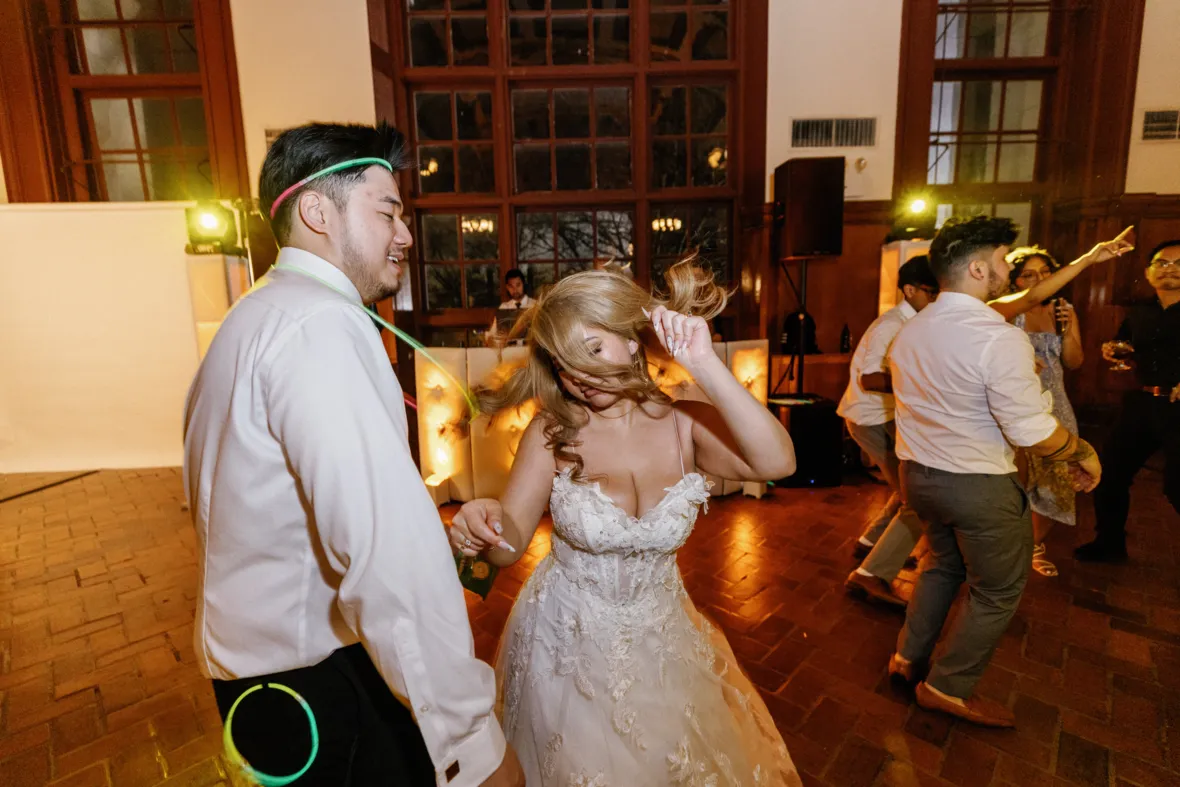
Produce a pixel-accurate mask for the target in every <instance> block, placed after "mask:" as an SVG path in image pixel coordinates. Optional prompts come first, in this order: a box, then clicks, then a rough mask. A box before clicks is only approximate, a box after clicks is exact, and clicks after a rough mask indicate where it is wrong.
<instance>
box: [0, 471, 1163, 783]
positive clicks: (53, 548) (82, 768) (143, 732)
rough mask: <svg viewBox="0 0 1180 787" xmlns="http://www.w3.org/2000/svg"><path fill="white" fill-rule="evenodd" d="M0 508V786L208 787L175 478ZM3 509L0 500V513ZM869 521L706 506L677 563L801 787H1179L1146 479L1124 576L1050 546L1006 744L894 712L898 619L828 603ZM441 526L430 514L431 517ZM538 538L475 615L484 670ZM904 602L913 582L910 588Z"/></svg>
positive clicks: (799, 496)
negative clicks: (768, 718)
mask: <svg viewBox="0 0 1180 787" xmlns="http://www.w3.org/2000/svg"><path fill="white" fill-rule="evenodd" d="M60 480H62V478H61V477H57V476H54V477H48V478H40V479H34V478H30V477H14V476H9V477H6V478H3V477H0V490H5V491H10V492H11V491H16V492H18V493H22V494H21V495H20V496H19V497H15V498H13V499H10V500H8V501H7V502H4V503H0V785H3V786H4V787H16V786H19V787H26V786H28V787H41V786H42V785H55V786H61V785H71V786H72V787H86V786H91V785H93V786H99V785H108V786H109V785H114V786H115V787H148V786H149V785H187V786H189V787H203V786H206V785H227V784H229V779H228V776H227V771H226V768H225V765H224V763H222V762H221V760H220V759H219V752H220V739H219V736H220V722H219V719H218V716H217V712H216V708H215V706H214V702H213V697H212V692H211V691H210V689H209V686H208V684H207V683H206V682H205V681H204V680H203V679H202V678H201V677H200V675H199V674H198V672H197V669H196V666H195V664H194V658H193V651H192V644H191V639H192V625H193V607H194V593H195V590H196V576H195V566H196V560H195V553H194V538H193V532H192V527H191V524H190V523H189V519H188V514H187V513H186V512H184V511H183V510H182V507H181V482H180V477H179V474H178V472H177V471H176V470H174V469H164V470H147V471H139V472H100V473H96V474H93V475H88V476H85V477H83V478H79V479H75V480H67V481H66V482H65V483H61V484H59V485H57V486H53V487H50V488H48V489H46V490H44V491H41V492H33V493H32V494H27V492H28V491H29V490H31V489H35V488H36V487H37V486H38V485H40V483H44V482H53V481H60ZM4 497H6V495H0V499H3V498H4ZM883 497H884V489H883V487H881V486H879V485H875V484H872V483H868V482H860V483H855V484H850V485H847V486H844V487H841V488H838V489H827V490H776V491H775V492H774V493H773V494H772V495H771V496H770V497H769V498H767V499H764V500H762V501H753V500H749V499H742V498H730V499H727V500H724V501H716V502H715V503H714V505H713V507H712V508H711V512H710V514H709V515H708V516H707V517H705V518H704V519H703V520H702V521H701V522H700V524H699V525H698V528H697V532H696V533H695V534H694V535H693V537H692V538H691V539H690V541H689V543H688V545H687V546H686V548H685V549H684V551H683V553H682V556H681V567H682V569H683V572H684V575H685V579H686V582H687V584H688V586H689V589H690V591H691V593H692V595H693V597H694V599H696V601H697V603H698V604H699V605H700V606H701V607H702V608H704V609H705V610H706V611H707V613H708V614H709V615H710V616H711V617H713V619H715V620H716V621H717V622H718V623H719V624H720V625H721V626H722V627H723V628H724V629H725V630H726V631H727V632H728V634H729V636H730V638H731V641H732V643H733V645H734V648H735V650H736V651H737V653H738V654H739V656H740V657H741V658H742V659H743V661H744V663H745V666H746V668H747V670H748V671H749V673H750V675H751V677H752V678H753V679H754V681H755V683H756V684H757V685H758V686H759V687H760V688H761V689H762V690H763V692H764V693H765V695H766V697H767V702H768V704H769V706H770V708H771V711H772V713H773V714H774V716H775V719H776V720H777V722H778V724H779V726H780V728H781V729H782V732H783V735H784V737H785V738H786V739H787V743H788V745H789V747H790V749H791V752H792V754H793V756H794V758H795V761H796V763H797V765H798V766H799V768H800V770H801V771H802V772H803V774H804V782H805V784H808V785H827V786H828V787H869V786H870V785H873V786H877V787H909V785H914V786H919V785H920V786H921V787H930V786H931V785H959V786H960V787H1057V786H1059V785H1085V786H1086V787H1089V786H1090V785H1094V786H1095V787H1097V786H1099V785H1101V786H1102V787H1132V786H1133V785H1138V786H1139V787H1163V786H1164V785H1177V784H1180V582H1178V581H1177V571H1176V562H1177V554H1178V551H1177V550H1178V547H1180V522H1178V521H1177V517H1176V516H1175V515H1174V514H1173V513H1172V512H1171V509H1170V508H1168V507H1167V505H1166V503H1164V502H1163V498H1162V494H1161V492H1160V488H1159V477H1158V475H1156V474H1149V475H1147V476H1145V477H1144V478H1143V479H1142V480H1141V482H1140V484H1139V485H1138V487H1137V489H1136V496H1135V502H1134V509H1133V510H1134V512H1135V513H1134V515H1133V518H1134V524H1133V537H1132V543H1131V545H1130V547H1131V552H1132V558H1133V560H1132V562H1131V564H1129V565H1127V566H1122V567H1098V568H1094V567H1083V566H1076V565H1074V564H1073V562H1072V561H1071V560H1070V559H1068V553H1069V548H1070V547H1071V546H1072V545H1073V543H1074V541H1075V538H1081V537H1084V536H1085V535H1087V534H1088V531H1089V523H1088V520H1087V519H1086V516H1087V515H1088V512H1087V513H1085V514H1084V515H1083V523H1082V526H1081V528H1080V533H1075V532H1074V531H1072V530H1069V529H1065V528H1060V529H1058V530H1057V531H1056V532H1054V534H1053V535H1052V537H1051V538H1050V558H1051V559H1053V560H1055V561H1056V562H1057V564H1058V567H1059V569H1060V570H1061V576H1060V577H1058V578H1056V579H1045V578H1043V577H1040V576H1037V575H1034V576H1033V577H1032V579H1031V581H1030V583H1029V590H1028V592H1027V593H1026V595H1025V599H1024V602H1023V603H1022V605H1021V609H1020V612H1019V614H1018V616H1017V618H1016V620H1015V622H1014V623H1013V625H1012V627H1011V629H1010V630H1009V632H1008V634H1007V635H1006V636H1005V638H1004V640H1003V642H1002V644H1001V646H1000V648H999V650H998V652H997V654H996V657H995V659H994V660H993V663H992V667H991V668H990V670H989V671H988V673H987V675H986V677H985V678H984V680H983V682H982V683H981V685H980V691H981V692H983V693H985V694H987V695H988V696H991V697H995V698H997V699H999V700H1002V701H1004V702H1006V703H1008V704H1009V705H1010V706H1011V707H1012V708H1013V709H1014V710H1015V713H1016V716H1017V719H1018V727H1017V729H1016V730H1015V731H1006V732H997V731H991V730H982V729H976V728H972V727H969V726H967V725H961V724H958V723H955V722H952V721H950V720H949V719H947V718H945V717H942V716H938V715H936V714H929V713H925V712H923V711H920V710H918V709H916V708H913V707H911V705H910V703H909V701H908V698H907V697H905V696H901V695H899V694H897V693H895V692H894V690H893V689H891V688H890V687H889V686H888V684H887V682H886V681H885V680H884V677H885V672H884V668H885V662H886V659H887V658H888V655H889V653H890V651H891V648H892V645H893V642H894V639H895V637H896V635H897V630H898V627H899V625H900V622H901V616H900V615H899V614H898V613H896V612H892V611H887V610H881V609H876V608H872V607H867V606H864V605H861V604H859V603H857V602H854V601H852V600H850V599H848V598H847V597H846V596H845V595H844V593H843V592H842V588H841V582H842V581H843V579H844V577H845V575H846V574H847V573H848V571H849V570H850V569H851V568H852V566H853V563H852V560H851V558H850V557H849V552H850V549H851V543H852V540H853V539H854V537H855V535H856V534H857V531H858V529H859V526H860V524H861V522H862V520H863V519H864V517H865V516H866V514H867V513H868V512H869V511H870V510H871V509H873V508H874V507H875V506H876V505H878V504H879V503H880V502H881V501H882V500H883ZM450 510H452V509H448V511H450ZM547 549H548V539H547V538H546V537H544V536H542V537H541V538H539V539H538V540H537V541H536V542H535V543H534V545H533V547H532V549H531V550H530V551H529V553H528V555H527V556H526V558H525V559H524V560H522V561H521V563H520V564H519V565H518V566H516V567H514V568H513V569H511V570H510V571H507V572H505V573H504V574H502V575H501V576H500V577H499V578H498V580H497V584H496V587H495V589H494V590H493V592H492V594H491V595H490V596H489V598H488V599H487V600H486V601H480V600H478V599H476V598H475V597H471V598H470V599H469V608H470V612H471V617H472V622H473V626H474V629H475V632H476V645H477V649H478V652H479V653H480V655H481V656H483V657H484V658H491V656H492V654H493V653H494V651H495V646H496V641H497V638H498V636H499V632H500V629H501V627H502V625H503V621H504V618H505V616H506V615H507V612H508V609H509V607H510V606H511V603H512V600H513V598H514V597H515V595H516V593H517V592H518V591H519V589H520V586H521V584H522V583H523V581H524V579H525V578H526V577H527V575H528V572H529V571H530V570H531V569H532V567H533V566H534V565H535V564H536V562H537V561H538V560H539V559H540V558H541V557H542V556H543V555H544V553H545V552H546V551H547ZM911 578H912V577H911Z"/></svg>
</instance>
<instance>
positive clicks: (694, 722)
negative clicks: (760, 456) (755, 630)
mask: <svg viewBox="0 0 1180 787" xmlns="http://www.w3.org/2000/svg"><path fill="white" fill-rule="evenodd" d="M683 462H684V460H683V454H682V456H681V469H682V472H683ZM708 497H709V492H708V484H707V482H706V481H705V479H704V477H703V476H702V475H700V474H699V473H695V472H694V473H688V474H684V475H683V477H682V478H681V479H680V481H679V482H678V483H676V484H675V485H673V486H672V487H669V488H668V489H667V493H666V495H665V496H664V498H663V500H661V501H660V503H659V504H658V505H657V506H656V507H655V508H653V509H651V510H650V511H648V512H647V513H645V514H644V515H643V516H642V517H638V518H636V517H632V516H628V515H627V514H626V513H625V512H624V511H623V510H622V509H620V508H619V507H618V506H617V505H616V504H615V503H614V502H613V501H612V500H611V499H610V498H609V497H608V496H607V495H606V494H605V493H604V492H603V491H602V490H601V489H600V488H599V486H598V485H597V484H580V483H575V482H574V481H573V480H572V478H571V477H570V471H569V470H566V471H564V472H562V473H560V474H558V475H557V476H556V477H555V478H554V479H553V492H552V494H551V497H550V510H551V512H552V514H553V536H552V542H551V543H552V547H551V551H550V553H549V555H548V556H547V557H546V558H545V559H544V560H543V561H542V562H541V564H540V565H539V566H538V567H537V570H536V571H535V572H534V573H533V575H532V577H530V578H529V581H528V583H527V584H526V585H525V587H524V589H523V590H522V591H521V594H520V598H519V599H518V600H517V602H516V605H515V607H514V608H513V610H512V615H511V616H510V617H509V620H508V624H507V627H506V628H505V631H504V639H503V641H502V643H501V646H500V654H499V657H498V659H497V667H496V670H497V685H498V686H499V687H500V698H499V702H500V714H501V720H502V722H503V726H504V732H505V734H506V735H507V737H508V740H509V742H510V743H511V744H512V746H513V748H514V749H515V750H516V753H517V755H518V756H519V757H520V761H521V764H522V765H523V767H524V772H525V775H526V777H527V780H528V784H529V787H667V786H668V785H688V786H689V787H727V786H731V785H751V786H753V785H757V786H758V787H761V785H789V786H790V787H797V786H798V785H801V782H800V780H799V775H798V773H797V772H796V770H795V767H794V765H793V764H792V763H791V758H790V756H789V755H788V754H787V748H786V746H785V745H784V743H783V740H782V737H781V736H780V735H779V734H778V731H777V730H776V729H775V726H774V722H773V721H772V720H771V717H770V713H769V712H768V711H767V709H766V705H765V703H764V702H763V701H762V699H761V698H760V697H759V696H758V694H757V693H756V691H755V689H754V687H753V685H752V684H751V683H750V681H749V679H748V678H747V677H746V676H745V675H744V674H743V673H742V671H741V669H740V668H739V667H738V664H737V661H736V659H735V658H734V654H733V651H732V649H731V648H730V647H729V643H728V642H727V641H726V640H725V636H724V635H723V634H722V633H721V632H720V631H718V630H717V629H716V628H715V627H714V626H713V625H711V624H710V623H709V622H708V621H707V620H705V618H704V617H703V616H702V615H701V614H700V612H698V611H697V609H696V607H694V606H693V604H692V601H691V600H689V597H688V593H687V592H686V591H685V589H684V584H683V582H682V581H681V579H680V571H679V570H678V568H677V566H676V551H677V550H678V549H679V548H680V547H681V546H682V545H683V544H684V542H685V541H686V540H687V539H688V536H689V533H691V532H692V528H693V524H694V523H695V522H696V518H697V513H698V511H699V509H700V507H701V505H702V504H704V503H705V501H706V500H707V499H708Z"/></svg>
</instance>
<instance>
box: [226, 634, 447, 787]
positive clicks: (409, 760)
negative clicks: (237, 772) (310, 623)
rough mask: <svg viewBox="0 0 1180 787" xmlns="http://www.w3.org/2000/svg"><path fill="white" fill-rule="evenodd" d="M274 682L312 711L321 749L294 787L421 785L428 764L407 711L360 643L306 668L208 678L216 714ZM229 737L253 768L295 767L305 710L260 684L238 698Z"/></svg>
mask: <svg viewBox="0 0 1180 787" xmlns="http://www.w3.org/2000/svg"><path fill="white" fill-rule="evenodd" d="M260 683H280V684H282V685H284V686H287V687H289V688H291V689H293V690H295V691H296V692H298V693H299V694H300V695H301V696H302V697H303V698H304V699H305V700H306V701H307V704H308V705H310V706H311V709H312V712H313V713H315V718H316V726H317V728H318V730H319V736H320V749H319V754H318V756H317V757H316V759H315V762H314V763H313V764H312V766H311V768H310V769H309V770H308V772H307V773H306V774H304V776H303V777H302V778H300V779H298V780H297V781H295V782H294V785H298V787H321V786H322V787H379V786H382V787H420V786H421V787H426V786H427V785H434V784H435V776H434V765H433V764H432V762H431V760H430V755H429V753H428V752H427V750H426V744H425V743H424V742H423V740H422V734H421V732H420V731H419V730H418V726H417V725H416V724H415V723H414V718H413V716H412V714H411V713H410V711H409V710H408V709H407V708H406V707H405V706H404V705H402V704H401V703H400V702H399V701H398V700H397V698H396V697H394V695H393V694H392V692H390V691H389V688H388V686H386V684H385V681H384V680H383V679H382V678H381V675H380V673H379V672H377V668H376V667H375V666H373V662H372V661H371V660H370V659H369V655H368V653H366V652H365V649H364V647H363V646H362V645H359V644H357V645H351V646H349V647H347V648H342V649H340V650H337V651H336V652H334V653H333V654H332V655H330V656H329V657H328V658H326V659H324V660H323V661H321V662H320V663H319V664H316V665H314V666H312V667H304V668H302V669H296V670H291V671H289V672H280V673H275V674H273V675H263V676H259V677H254V678H242V679H239V680H228V681H221V680H215V681H213V693H214V694H215V695H216V697H217V708H218V710H219V711H220V712H221V718H222V720H224V719H225V717H226V714H228V713H229V709H230V707H231V706H232V705H233V703H234V701H235V700H237V698H238V697H240V696H241V695H242V693H243V692H245V691H246V690H247V689H249V688H250V687H251V686H255V685H258V684H260ZM233 738H234V744H235V745H236V746H237V749H238V751H239V752H240V753H241V755H242V757H243V758H245V760H246V761H247V762H248V763H249V764H250V766H251V767H253V768H254V769H255V770H256V771H260V772H262V773H267V774H271V775H273V776H285V775H289V774H293V773H295V772H297V771H298V770H299V769H300V768H302V767H303V764H304V763H305V762H306V761H307V757H308V754H309V753H310V752H311V733H310V728H309V725H308V721H307V714H306V713H304V711H303V708H302V707H301V706H300V705H299V703H298V702H296V701H295V700H294V699H293V698H292V697H291V696H290V695H289V694H286V693H285V692H281V691H276V690H274V689H265V688H264V689H262V690H260V691H256V692H254V693H252V694H251V695H250V696H249V697H246V698H245V699H244V700H242V703H241V705H239V706H238V709H237V711H235V712H234V720H233Z"/></svg>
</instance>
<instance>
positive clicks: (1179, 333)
mask: <svg viewBox="0 0 1180 787" xmlns="http://www.w3.org/2000/svg"><path fill="white" fill-rule="evenodd" d="M1150 259H1151V263H1150V264H1149V265H1148V266H1147V281H1148V283H1149V284H1150V285H1151V286H1152V289H1154V290H1155V295H1156V297H1155V298H1153V299H1152V300H1150V301H1146V302H1143V303H1139V304H1136V305H1135V306H1133V307H1131V309H1129V310H1128V314H1127V318H1126V319H1125V320H1123V324H1122V327H1120V328H1119V331H1118V334H1117V335H1116V337H1115V342H1107V343H1106V344H1104V345H1102V357H1103V358H1105V359H1107V360H1108V361H1115V360H1116V358H1117V355H1116V352H1117V349H1118V347H1117V346H1116V342H1125V343H1126V344H1123V345H1122V349H1123V351H1124V352H1125V351H1126V349H1127V347H1126V345H1127V344H1129V345H1130V347H1131V348H1133V353H1134V354H1133V356H1132V358H1133V360H1134V364H1135V366H1134V368H1135V375H1136V377H1137V378H1138V379H1137V381H1136V382H1137V386H1136V388H1135V389H1134V390H1132V391H1129V392H1128V393H1127V395H1126V398H1125V399H1124V400H1123V409H1122V412H1121V413H1120V414H1119V418H1118V421H1117V422H1116V424H1115V427H1114V431H1113V432H1112V433H1111V435H1110V438H1109V439H1108V440H1107V444H1106V447H1105V450H1103V452H1102V466H1103V467H1104V468H1105V472H1104V473H1103V475H1102V482H1101V483H1100V484H1099V485H1098V488H1097V489H1096V490H1095V492H1094V510H1095V514H1096V518H1097V537H1096V538H1095V539H1094V540H1093V541H1091V542H1090V543H1088V544H1083V545H1082V546H1080V547H1078V548H1077V549H1076V550H1075V552H1074V554H1075V555H1076V557H1077V558H1078V560H1086V561H1094V562H1117V561H1120V560H1125V559H1126V557H1127V545H1126V526H1127V510H1128V508H1129V507H1130V503H1131V483H1132V481H1134V479H1135V475H1136V474H1137V473H1138V472H1139V470H1140V469H1141V468H1142V467H1143V465H1144V463H1145V462H1147V459H1148V457H1150V456H1151V455H1152V454H1154V453H1155V452H1156V451H1158V450H1159V449H1160V448H1163V449H1164V494H1165V495H1167V497H1168V500H1169V502H1171V504H1172V507H1173V508H1174V509H1176V510H1177V511H1180V306H1177V305H1176V304H1177V303H1180V239H1177V240H1169V241H1165V242H1163V243H1161V244H1160V245H1159V246H1156V247H1155V250H1154V251H1153V252H1152V253H1151V257H1150Z"/></svg>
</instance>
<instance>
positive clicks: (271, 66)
mask: <svg viewBox="0 0 1180 787" xmlns="http://www.w3.org/2000/svg"><path fill="white" fill-rule="evenodd" d="M230 10H231V13H232V15H233V28H234V48H235V49H236V51H237V56H238V82H239V85H240V88H241V97H242V122H243V125H244V126H245V132H246V161H247V163H248V165H249V168H250V185H251V188H252V189H253V191H254V194H255V195H257V193H258V171H259V169H260V168H261V167H262V160H263V159H264V158H265V157H266V130H267V129H285V128H290V127H292V126H299V125H302V124H304V123H308V122H311V121H315V120H319V121H331V122H337V123H369V124H372V123H374V122H375V121H376V117H377V115H376V109H375V104H374V100H373V68H372V64H371V62H370V60H369V16H368V9H367V7H366V4H365V2H364V0H332V2H326V1H325V0H230Z"/></svg>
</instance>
